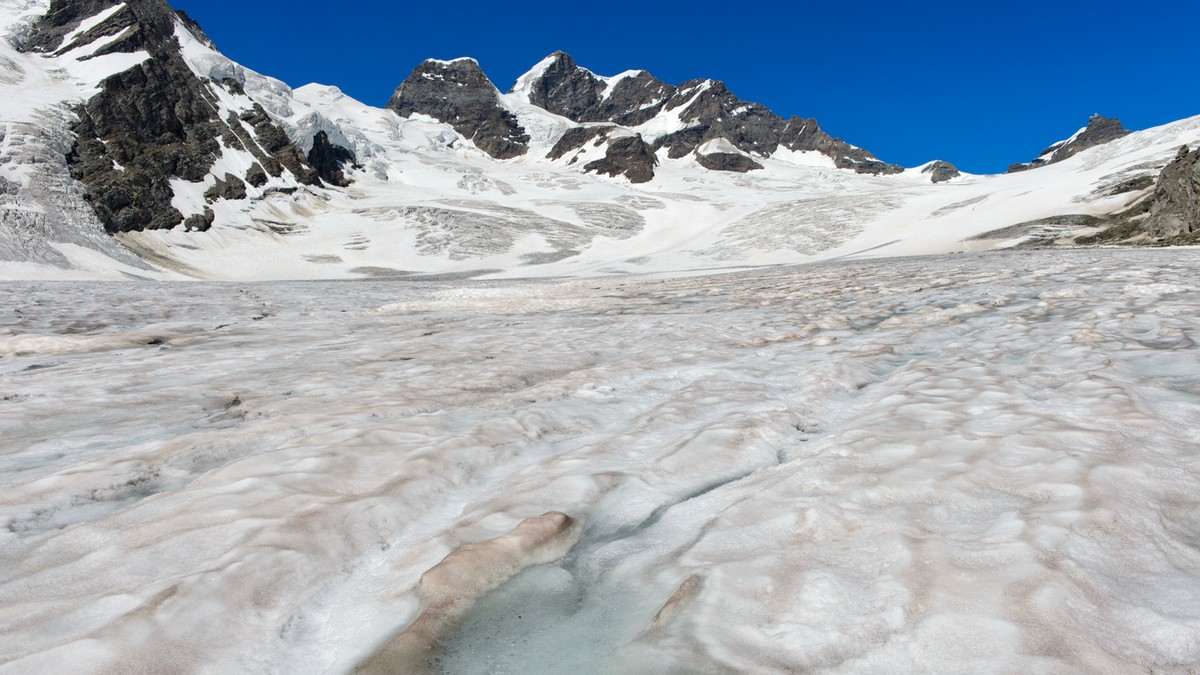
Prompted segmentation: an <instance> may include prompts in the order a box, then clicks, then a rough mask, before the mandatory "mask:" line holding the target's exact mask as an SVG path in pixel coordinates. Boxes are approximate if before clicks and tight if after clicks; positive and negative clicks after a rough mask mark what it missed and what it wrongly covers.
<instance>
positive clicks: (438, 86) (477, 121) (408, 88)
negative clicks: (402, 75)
mask: <svg viewBox="0 0 1200 675" xmlns="http://www.w3.org/2000/svg"><path fill="white" fill-rule="evenodd" d="M499 96H500V92H499V91H497V90H496V87H495V86H494V85H493V84H492V82H491V80H489V79H487V76H486V75H484V74H483V70H481V69H480V68H479V63H478V62H476V61H475V59H468V58H462V59H455V60H453V61H437V60H433V59H430V60H428V61H425V62H424V63H422V64H421V65H419V66H417V67H416V68H414V69H413V71H412V73H411V74H410V75H409V76H408V79H406V80H405V81H404V83H403V84H401V85H400V86H399V87H398V88H397V89H396V92H395V93H394V94H393V95H392V99H391V100H390V101H388V104H387V107H388V108H389V109H390V110H394V111H396V114H398V115H400V116H401V117H409V116H410V115H412V114H414V113H419V114H422V115H428V116H430V117H432V118H434V119H436V120H438V121H439V122H445V123H446V124H449V125H450V126H451V127H454V130H455V131H457V132H458V133H460V134H462V135H463V136H464V137H465V138H467V139H468V140H470V141H471V142H472V143H474V144H475V145H476V146H477V147H478V148H479V149H480V150H483V151H484V152H486V153H488V154H489V155H491V156H492V157H495V158H496V159H512V158H513V157H519V156H521V155H524V154H525V153H526V152H527V151H528V150H529V145H528V143H529V135H528V134H526V133H525V130H524V129H522V128H521V125H520V124H519V123H518V122H517V118H516V116H515V115H513V114H512V113H511V112H509V111H508V110H506V109H505V108H504V106H503V105H501V103H500V98H499Z"/></svg>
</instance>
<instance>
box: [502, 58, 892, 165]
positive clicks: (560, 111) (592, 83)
mask: <svg viewBox="0 0 1200 675" xmlns="http://www.w3.org/2000/svg"><path fill="white" fill-rule="evenodd" d="M510 94H517V95H519V96H523V97H525V98H526V100H528V101H529V102H530V103H532V104H534V105H537V106H539V107H541V108H544V109H546V110H548V111H549V112H552V113H554V114H556V115H562V116H563V117H566V118H568V119H570V120H574V121H576V122H609V123H612V124H616V125H619V126H624V127H630V128H633V129H634V130H637V127H638V126H640V125H643V124H645V123H647V122H649V121H650V120H654V119H655V118H660V119H662V118H666V119H671V118H674V119H677V120H678V123H675V124H673V125H671V126H672V127H674V128H671V127H668V128H671V130H670V131H669V132H667V133H662V134H659V135H657V136H655V137H654V138H653V140H651V141H649V142H650V144H651V147H652V148H653V149H654V150H655V151H656V152H657V151H658V150H660V149H662V148H666V149H667V156H668V157H669V158H671V159H679V158H681V157H684V156H687V155H688V154H692V153H696V151H697V149H698V148H700V147H701V146H702V145H704V144H705V143H708V142H710V141H714V140H725V141H728V142H729V143H731V144H732V145H733V146H734V147H736V148H737V149H738V150H739V151H741V152H742V153H746V154H747V155H751V156H755V155H756V156H759V157H768V156H770V155H771V154H772V153H774V152H775V151H776V150H777V149H779V148H781V147H782V148H786V149H788V150H795V151H813V152H819V153H821V154H823V155H826V156H828V157H830V158H831V159H833V161H834V163H835V165H836V166H837V167H838V168H842V169H851V170H854V171H856V172H859V173H873V174H889V173H899V172H900V171H902V170H903V169H902V167H899V166H896V165H893V164H887V163H885V162H882V161H880V160H879V159H878V158H876V157H875V156H874V155H872V154H871V153H870V152H867V151H866V150H863V149H862V148H857V147H854V146H852V145H850V144H848V143H845V142H843V141H841V140H839V139H835V138H833V137H831V136H829V135H828V134H826V133H825V132H824V131H822V130H821V127H820V126H819V125H818V124H817V121H816V120H814V119H801V118H798V117H793V118H791V119H790V120H784V119H783V118H781V117H779V116H777V115H775V114H774V113H772V112H771V111H770V110H768V109H767V108H766V107H765V106H763V105H761V104H758V103H750V102H746V101H743V100H741V99H740V98H738V97H737V96H735V95H734V94H733V93H732V92H730V91H729V90H728V88H726V86H725V84H724V83H722V82H718V81H714V80H690V81H688V82H684V83H682V84H680V85H678V86H673V85H669V84H666V83H664V82H662V81H660V80H658V79H657V78H655V77H653V76H652V75H650V74H649V73H647V72H645V71H636V72H631V73H624V74H622V75H618V76H616V77H612V78H600V77H597V76H596V75H594V74H593V73H592V72H591V71H589V70H587V69H585V68H582V67H580V66H579V65H578V64H576V63H575V61H574V60H573V59H572V58H571V57H570V56H569V55H568V54H566V53H565V52H555V53H554V54H552V55H550V56H549V57H547V58H546V60H544V61H543V62H542V63H541V64H539V66H538V67H537V68H535V69H534V70H533V71H530V73H528V74H526V75H525V76H523V77H522V78H521V79H520V80H518V82H517V84H516V85H514V87H513V89H512V90H511V91H510ZM720 154H722V155H726V154H728V153H720ZM698 160H699V162H700V164H701V165H702V166H705V167H706V168H709V169H713V170H719V171H720V170H731V171H746V170H751V169H753V168H754V167H755V166H756V164H755V163H754V161H753V160H752V159H751V158H750V157H743V158H736V159H735V158H732V157H723V158H718V159H714V158H713V157H712V156H711V154H709V155H705V154H703V153H699V154H698Z"/></svg>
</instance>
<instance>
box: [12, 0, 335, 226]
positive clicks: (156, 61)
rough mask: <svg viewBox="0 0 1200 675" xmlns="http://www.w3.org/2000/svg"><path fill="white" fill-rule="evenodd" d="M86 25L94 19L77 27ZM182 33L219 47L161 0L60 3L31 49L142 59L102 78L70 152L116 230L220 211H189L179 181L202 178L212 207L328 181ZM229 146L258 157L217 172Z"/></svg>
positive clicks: (205, 222) (196, 220) (201, 218)
mask: <svg viewBox="0 0 1200 675" xmlns="http://www.w3.org/2000/svg"><path fill="white" fill-rule="evenodd" d="M114 9H115V11H113V10H114ZM101 17H103V20H101V21H99V22H98V23H97V22H96V19H97V18H101ZM85 20H86V21H88V23H89V24H94V25H91V26H90V27H88V28H86V30H83V31H82V32H80V30H79V29H80V28H81V26H84V21H85ZM178 31H186V32H187V33H188V34H189V36H190V38H192V39H195V40H197V41H199V42H201V43H202V44H206V45H210V46H211V42H210V41H209V40H208V38H207V37H206V36H205V35H204V34H203V33H202V32H201V31H200V29H199V26H197V25H196V23H195V22H194V21H192V20H191V19H190V18H188V17H187V16H186V15H182V14H179V13H176V12H175V11H174V10H172V9H171V7H170V6H169V5H167V3H166V2H164V0H128V1H127V2H124V3H120V2H118V1H117V0H53V1H52V2H51V4H50V8H49V11H48V12H47V13H46V15H45V16H44V17H42V18H41V20H40V21H38V22H37V24H36V25H35V26H34V30H33V31H32V32H31V33H30V35H29V36H28V37H27V39H26V42H25V43H24V44H23V45H22V47H23V49H25V50H27V51H35V52H40V53H43V54H53V55H56V56H59V57H65V56H66V55H67V54H79V53H80V52H83V53H84V54H85V55H84V56H83V57H76V58H79V60H87V59H92V58H96V57H99V56H102V55H106V54H113V53H125V54H145V58H144V59H143V60H141V61H140V63H138V64H137V65H135V66H133V67H131V68H129V69H127V70H124V71H122V72H119V73H116V74H113V75H111V76H109V77H107V78H105V79H104V80H103V81H102V82H100V83H99V90H100V91H99V93H97V94H95V95H94V96H93V97H92V98H90V99H88V100H87V101H86V102H85V103H83V104H82V105H80V106H78V108H77V109H76V111H75V112H76V114H77V116H78V121H77V122H76V123H75V124H74V126H73V127H72V131H73V132H74V134H75V136H76V142H75V145H74V147H73V148H72V149H71V151H70V153H69V154H68V157H67V159H68V163H69V165H70V170H71V175H72V177H74V178H75V179H76V180H78V181H79V182H80V183H81V184H82V185H83V186H84V198H85V199H86V200H87V201H88V203H90V204H91V205H92V207H93V208H94V209H95V211H96V214H97V216H98V217H99V218H100V221H101V222H102V223H103V224H104V227H105V229H106V230H108V231H109V232H126V231H131V230H145V229H170V228H173V227H176V226H178V225H180V224H181V223H183V224H186V225H187V227H188V228H189V229H200V230H203V229H207V228H208V226H210V225H211V224H212V222H213V216H212V211H211V210H210V209H208V208H205V209H203V210H202V211H200V212H193V213H186V214H185V213H183V212H181V211H180V210H179V208H177V206H176V205H175V203H174V202H175V201H176V199H175V198H176V196H177V195H176V192H177V187H176V185H175V184H173V182H174V181H184V182H187V183H196V184H200V186H201V188H200V191H201V192H203V194H204V195H205V198H206V199H207V201H209V202H214V201H216V200H218V199H239V198H245V197H246V193H245V190H244V188H245V185H246V184H247V183H249V184H250V185H251V186H255V187H260V186H263V185H265V184H266V183H268V182H269V181H270V179H271V178H281V177H285V176H288V177H290V178H289V179H288V180H290V181H295V183H299V184H303V185H320V184H321V180H320V178H319V176H318V172H317V171H316V170H314V169H313V168H312V166H311V165H309V163H308V159H307V158H306V157H305V154H304V153H303V152H301V150H300V149H299V148H298V147H297V146H296V145H295V144H294V143H293V142H292V140H291V139H289V138H288V136H287V134H286V133H285V132H284V130H283V129H282V128H281V127H280V126H279V125H278V124H276V123H275V121H274V120H273V119H272V118H271V117H270V116H269V115H268V114H267V112H266V111H265V110H263V108H262V107H261V106H259V105H257V104H253V105H251V102H250V101H249V99H247V98H245V94H244V92H243V91H242V90H241V83H240V82H238V81H237V80H234V79H226V80H224V81H222V82H217V81H214V80H212V79H208V78H201V77H200V76H198V75H197V74H196V73H194V72H193V70H192V69H191V68H190V67H189V66H188V64H187V63H186V62H185V60H184V58H183V55H182V53H181V45H180V37H179V33H178ZM67 37H70V38H71V39H70V41H69V42H67V41H66V38H67ZM64 43H65V44H64ZM218 87H221V88H224V89H225V90H226V92H225V93H227V94H228V95H230V96H236V97H240V98H241V99H244V101H243V102H244V104H245V105H244V106H242V107H243V108H244V109H243V110H241V111H240V112H234V111H230V110H228V109H227V108H228V107H227V106H225V107H223V106H222V101H221V97H222V93H219V92H218V91H217V88H218ZM223 110H225V111H226V113H225V114H223V112H222V111H223ZM228 151H243V152H247V153H249V154H251V155H253V157H254V158H255V161H254V163H253V164H252V165H251V166H250V167H249V169H247V170H245V171H244V173H243V175H237V176H235V175H232V174H229V173H227V172H223V171H214V166H215V164H216V163H217V161H218V160H219V159H220V158H221V157H222V156H223V155H225V154H226V153H227V152H228ZM331 175H332V174H331ZM293 184H294V183H293ZM185 221H186V222H185Z"/></svg>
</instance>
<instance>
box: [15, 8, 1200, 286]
mask: <svg viewBox="0 0 1200 675" xmlns="http://www.w3.org/2000/svg"><path fill="white" fill-rule="evenodd" d="M47 6H48V2H47V0H0V33H2V34H3V36H4V37H6V38H7V41H5V40H0V179H2V180H0V211H2V213H0V215H3V217H4V222H11V223H13V224H14V225H13V226H12V227H3V228H0V279H49V278H59V279H62V278H128V277H141V278H157V279H162V278H200V279H229V280H272V279H335V278H337V279H342V278H364V277H379V276H402V275H405V274H408V273H414V272H417V273H455V274H470V275H491V276H505V277H528V276H562V275H569V276H576V277H587V276H596V275H602V274H609V273H630V272H655V271H677V270H694V269H699V268H720V267H727V266H731V265H732V266H744V265H760V264H772V263H795V262H807V261H817V260H825V259H832V258H838V257H841V256H845V255H852V254H855V255H869V256H897V255H920V254H927V253H945V252H955V251H973V250H983V249H990V248H997V247H1007V246H1013V245H1016V244H1019V243H1021V242H1023V241H1026V240H1027V239H1028V237H1029V233H1026V232H1020V231H1013V230H1010V231H1007V232H1003V233H1001V234H997V235H995V236H990V237H989V236H982V237H981V235H987V233H991V232H997V231H1002V230H1004V229H1005V228H1011V227H1012V226H1014V225H1018V224H1021V223H1025V222H1028V221H1033V220H1038V219H1042V218H1046V217H1049V216H1058V215H1063V214H1086V215H1102V214H1106V213H1111V212H1113V211H1116V210H1119V209H1121V208H1122V207H1124V206H1125V205H1126V204H1128V203H1129V202H1130V201H1131V200H1133V199H1135V198H1137V197H1138V196H1140V193H1123V194H1113V188H1114V187H1115V186H1117V185H1118V184H1120V183H1122V182H1124V181H1128V180H1129V179H1131V178H1135V177H1139V176H1153V175H1156V174H1157V172H1158V171H1159V170H1160V169H1161V168H1162V166H1163V165H1165V164H1166V163H1167V162H1168V161H1169V160H1170V159H1171V158H1172V157H1174V155H1175V153H1176V152H1177V150H1178V148H1179V146H1180V145H1183V144H1191V145H1195V144H1196V143H1198V142H1200V117H1194V118H1191V119H1187V120H1182V121H1180V122H1176V123H1173V124H1169V125H1166V126H1163V127H1158V128H1155V129H1150V130H1146V131H1142V132H1138V133H1134V134H1131V135H1130V136H1127V137H1125V138H1122V139H1119V140H1117V141H1113V142H1112V143H1108V144H1105V145H1103V146H1100V147H1097V148H1093V149H1091V150H1088V151H1085V152H1081V153H1080V154H1079V155H1077V156H1075V157H1072V158H1071V159H1069V160H1067V161H1064V162H1061V163H1058V164H1055V165H1052V166H1047V167H1043V168H1040V169H1038V170H1037V171H1029V172H1023V173H1019V174H1012V175H1001V176H962V177H960V178H957V179H955V180H952V181H950V182H948V183H943V184H938V185H934V184H932V183H931V182H930V177H929V175H928V174H924V173H922V172H921V171H920V168H921V167H917V168H914V169H909V170H908V171H906V172H904V173H903V174H899V175H895V176H882V177H880V176H863V175H858V174H855V173H853V172H851V171H845V170H838V169H835V168H833V167H832V165H831V162H830V160H829V159H828V158H827V157H824V156H823V155H820V154H817V153H811V152H793V151H789V150H786V149H782V148H781V149H779V150H777V151H776V152H775V153H774V154H773V155H772V156H771V157H765V158H764V157H755V161H757V162H759V163H760V164H762V166H763V169H762V170H759V171H752V172H750V173H748V174H730V173H722V172H714V171H709V170H707V169H704V168H702V167H701V166H699V164H698V163H697V161H696V159H695V157H692V156H686V157H683V158H680V159H670V158H669V157H667V152H666V150H665V149H664V150H662V151H661V152H660V153H659V166H658V167H657V168H656V169H655V172H656V177H655V179H654V180H653V181H651V182H649V183H644V184H639V185H632V184H630V183H629V182H628V181H627V180H626V179H625V178H623V177H616V178H613V177H608V176H597V175H595V174H593V173H587V172H585V170H584V167H585V166H587V164H588V163H589V162H591V161H593V160H596V159H600V158H602V157H603V156H604V153H605V150H606V146H605V145H604V144H603V143H601V144H600V145H599V146H596V145H595V144H593V143H588V144H585V146H584V147H583V148H582V149H580V150H579V151H574V152H569V153H567V154H566V155H564V156H562V157H561V158H560V159H558V160H554V161H551V160H548V159H547V154H548V152H549V151H550V149H551V148H552V147H554V145H555V143H556V142H557V141H558V139H559V138H560V137H561V135H562V134H563V132H565V131H566V130H567V129H568V128H569V127H570V126H571V125H572V123H571V122H570V121H569V120H567V119H565V118H562V117H559V116H556V115H553V114H551V113H549V112H547V111H545V110H542V109H541V108H538V107H536V106H533V105H531V104H529V102H528V95H527V89H528V86H529V83H530V82H531V81H532V78H533V77H534V76H535V75H537V74H538V73H539V72H541V70H544V68H545V66H546V64H547V62H543V63H541V64H539V65H538V66H535V68H534V69H533V70H532V71H531V72H530V74H528V75H527V76H523V77H522V78H521V79H520V80H519V81H518V83H517V87H516V89H515V91H514V92H513V93H512V94H505V95H499V94H498V95H499V96H500V101H501V103H502V105H504V106H505V107H506V108H507V109H509V110H510V111H512V112H513V114H515V115H516V116H517V118H518V120H519V121H520V123H521V125H522V126H523V127H524V128H525V129H526V131H527V132H528V133H529V135H530V137H531V139H530V143H529V146H530V147H529V152H528V154H527V155H525V156H523V157H520V158H517V159H515V160H509V161H498V160H495V159H492V158H491V157H488V156H487V155H486V154H484V153H483V152H481V151H480V150H478V149H477V148H476V147H475V146H474V145H472V144H471V142H470V141H468V140H466V139H464V138H462V137H461V136H460V135H459V134H458V133H456V132H455V131H454V130H453V129H452V128H451V127H449V126H448V125H445V124H441V123H438V122H436V121H435V120H432V119H430V118H426V117H422V116H420V115H415V116H413V117H412V118H409V119H405V118H401V117H399V116H397V115H396V114H394V113H392V112H391V111H388V110H384V109H379V108H373V107H370V106H367V105H364V104H362V103H360V102H358V101H355V100H354V99H351V98H349V97H347V96H345V95H344V94H343V93H342V92H340V91H339V90H338V89H336V88H335V87H327V86H320V85H309V86H306V87H301V88H299V89H296V90H292V89H291V88H290V87H288V86H287V85H286V84H284V83H282V82H280V81H278V80H275V79H272V78H270V77H265V76H263V75H260V74H258V73H255V72H253V71H250V70H247V69H245V68H243V67H241V66H240V65H238V64H236V63H234V62H232V61H230V60H229V59H228V58H226V57H224V56H223V55H221V54H220V53H218V52H216V51H214V50H213V49H212V48H211V47H210V46H209V45H207V44H204V43H202V42H201V41H200V40H198V39H196V37H195V36H193V35H192V34H191V33H190V32H189V31H187V30H185V29H183V28H182V27H180V28H179V30H177V31H176V37H177V38H178V39H179V41H180V45H181V49H182V54H183V57H184V59H185V61H186V62H187V63H188V64H189V65H190V67H191V68H192V70H193V71H194V72H195V73H196V74H197V75H198V76H200V77H201V78H204V79H210V80H213V81H224V80H229V79H232V80H236V81H238V82H240V83H242V84H243V86H244V89H245V91H246V93H247V94H248V95H249V98H246V97H245V96H241V95H235V94H232V93H230V92H229V91H228V90H226V89H224V88H222V87H220V86H215V85H214V87H213V95H214V96H215V97H216V98H217V100H218V101H219V108H220V110H219V116H220V117H221V118H222V119H226V118H228V117H229V114H230V113H237V112H240V111H243V110H245V109H247V108H248V107H249V106H251V105H252V104H253V103H254V102H257V103H259V104H261V105H262V106H263V107H264V108H265V109H266V110H267V111H268V113H269V114H270V115H271V116H272V117H273V118H274V119H275V120H276V121H278V122H279V123H280V124H281V125H282V126H284V127H285V128H286V129H287V131H288V133H289V134H290V136H291V137H292V139H293V140H294V141H295V142H296V143H297V144H298V145H299V146H300V147H301V148H303V149H305V150H307V149H309V148H310V147H311V145H312V142H313V141H312V139H313V135H314V134H315V133H316V132H318V131H324V132H326V133H327V134H328V135H329V138H330V141H331V142H332V143H334V144H337V145H341V146H343V147H347V148H350V149H352V150H353V151H354V153H355V155H356V157H357V161H358V164H359V166H360V168H357V169H348V171H349V175H350V177H351V178H352V179H353V180H354V183H353V185H352V186H351V187H349V188H347V189H340V188H333V189H313V188H308V187H301V186H298V185H296V182H295V181H294V180H292V178H291V177H290V176H288V175H285V176H284V177H283V178H282V179H280V180H279V181H273V182H272V183H271V184H270V185H268V186H266V187H265V188H264V189H262V190H259V189H254V188H250V189H249V196H250V199H248V200H234V201H227V200H220V201H218V202H216V203H215V204H212V205H211V208H212V209H213V211H214V212H215V215H216V224H215V226H214V227H213V229H211V230H209V231H208V232H203V233H200V232H184V231H183V228H182V227H180V228H176V229H175V230H172V231H168V232H162V231H159V232H148V233H130V234H124V235H120V237H119V242H120V243H123V244H125V245H126V246H127V247H128V248H129V249H131V250H132V252H134V253H136V254H137V255H139V256H141V260H139V259H138V258H136V257H134V256H133V255H132V254H131V253H130V251H129V250H126V249H125V248H123V247H121V246H119V245H117V243H116V241H115V240H114V239H112V238H110V237H108V236H107V235H104V234H103V232H102V228H101V226H100V224H99V222H98V221H97V219H96V218H95V216H94V214H92V213H91V211H90V207H88V206H87V204H86V203H85V202H84V201H83V199H82V196H81V194H82V193H81V190H80V188H79V186H78V185H76V184H75V183H73V182H72V181H71V179H70V177H69V172H68V168H67V166H66V162H65V159H64V156H65V155H66V153H67V152H68V151H69V150H70V147H71V143H72V141H73V139H72V137H71V134H70V131H69V126H70V124H71V122H72V121H73V113H72V112H71V106H73V105H75V104H77V103H79V102H80V101H83V100H85V99H86V98H87V97H89V96H91V95H92V94H94V93H95V91H96V87H97V85H98V83H99V82H100V81H101V80H102V79H103V78H104V77H105V76H107V75H109V74H112V73H114V72H118V71H120V70H122V69H124V68H127V67H130V66H132V65H134V64H135V63H137V62H138V61H139V60H141V59H142V58H144V56H145V55H144V54H111V55H106V56H103V57H99V58H88V57H90V56H91V55H92V54H93V53H94V52H95V51H96V50H98V49H102V48H103V46H104V45H102V44H94V45H87V46H85V47H81V48H79V49H77V50H75V52H71V53H68V54H65V55H63V56H61V57H50V56H46V55H38V54H28V53H22V52H20V51H18V50H16V49H15V48H14V47H13V45H14V44H17V43H18V42H19V41H20V36H21V34H22V33H23V32H24V31H27V30H28V24H29V22H30V21H32V20H33V18H34V17H36V16H37V15H38V14H39V13H42V12H44V11H45V10H46V8H47ZM109 11H115V9H114V10H107V11H106V12H104V13H101V14H100V15H99V16H97V17H93V18H91V19H89V20H87V21H86V22H85V24H84V26H83V27H82V28H86V26H87V25H91V24H94V23H95V22H97V21H99V20H100V19H102V18H103V17H104V16H105V15H106V14H107V13H108V12H109ZM82 28H81V30H82ZM76 52H77V53H76ZM632 74H636V73H632V72H631V73H622V74H619V75H616V76H614V77H612V78H605V79H606V80H607V81H608V82H609V83H610V84H612V85H615V83H616V82H617V81H619V80H620V79H622V78H624V77H629V76H630V75H632ZM402 75H403V73H398V74H397V78H400V77H402ZM710 85H711V83H710V82H707V81H706V82H703V83H700V84H698V85H697V86H696V95H699V94H700V92H702V91H703V90H704V89H705V88H707V87H709V86H710ZM610 90H611V87H610ZM687 108H688V106H687V105H682V106H677V107H675V108H673V109H671V110H669V111H665V112H664V113H663V114H661V115H659V116H658V117H656V118H654V119H652V120H649V121H647V122H646V123H644V124H643V125H641V126H639V127H636V128H633V129H618V130H616V131H614V132H612V133H611V134H610V136H611V137H613V138H616V137H620V136H622V135H630V134H634V133H639V134H641V135H642V136H643V137H644V138H646V139H647V140H650V141H652V140H653V139H655V138H656V137H659V136H661V135H663V134H667V133H670V132H673V131H677V130H679V129H682V128H685V127H687V126H689V124H691V123H693V122H694V120H688V119H683V118H682V117H681V116H682V115H684V114H685V112H686V110H687ZM728 149H729V148H728V147H726V146H725V145H724V144H722V143H719V142H718V143H715V144H711V147H707V148H706V149H705V150H706V151H717V150H720V151H727V150H728ZM949 159H953V158H949ZM251 162H252V157H251V156H250V155H249V154H248V153H246V152H244V151H238V150H233V149H230V148H224V149H223V153H222V157H221V158H220V159H219V160H218V161H217V162H216V164H215V165H214V167H213V171H212V175H210V176H209V177H207V178H206V180H205V181H204V182H200V183H187V182H185V181H182V180H175V181H174V182H173V183H172V185H173V187H174V189H175V193H176V196H175V200H174V202H173V203H174V206H175V207H176V208H178V209H179V210H180V211H181V213H182V214H183V215H184V216H188V215H193V214H197V213H202V212H203V210H204V208H205V206H206V204H205V200H204V197H203V195H204V192H205V190H206V188H207V187H208V186H210V185H211V184H212V183H213V182H214V181H215V180H216V179H217V177H223V176H224V175H225V173H226V172H229V173H233V174H235V175H243V174H244V172H245V169H246V167H248V166H249V164H250V163H251ZM5 181H7V182H5ZM276 183H278V184H276ZM279 187H287V188H289V189H293V188H294V189H296V192H295V193H294V194H285V193H283V192H281V191H279V190H278V189H276V188H279ZM1070 229H1071V228H1070V226H1067V227H1065V228H1063V232H1062V234H1066V233H1067V231H1068V230H1070ZM1075 229H1076V230H1077V232H1076V233H1085V232H1086V231H1078V230H1079V228H1077V227H1076V228H1075Z"/></svg>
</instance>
